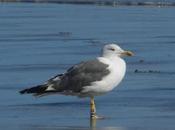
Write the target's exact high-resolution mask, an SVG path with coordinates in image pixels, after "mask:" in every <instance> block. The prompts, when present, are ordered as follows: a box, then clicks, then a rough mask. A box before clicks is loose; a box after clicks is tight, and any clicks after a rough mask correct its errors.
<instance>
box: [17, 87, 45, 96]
mask: <svg viewBox="0 0 175 130" xmlns="http://www.w3.org/2000/svg"><path fill="white" fill-rule="evenodd" d="M46 89H47V86H45V85H38V86H35V87H31V88H27V89H24V90H21V91H19V93H20V94H31V93H43V92H44V91H45V90H46Z"/></svg>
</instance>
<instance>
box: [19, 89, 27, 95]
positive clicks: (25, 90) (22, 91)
mask: <svg viewBox="0 0 175 130" xmlns="http://www.w3.org/2000/svg"><path fill="white" fill-rule="evenodd" d="M19 93H20V94H25V93H27V89H24V90H21V91H19Z"/></svg>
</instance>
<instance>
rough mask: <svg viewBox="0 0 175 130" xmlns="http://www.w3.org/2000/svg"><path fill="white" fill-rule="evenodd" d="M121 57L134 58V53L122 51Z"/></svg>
mask: <svg viewBox="0 0 175 130" xmlns="http://www.w3.org/2000/svg"><path fill="white" fill-rule="evenodd" d="M122 55H124V56H134V53H133V52H131V51H124V52H123V53H122Z"/></svg>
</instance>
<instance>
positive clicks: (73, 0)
mask: <svg viewBox="0 0 175 130" xmlns="http://www.w3.org/2000/svg"><path fill="white" fill-rule="evenodd" d="M0 2H1V3H3V2H26V3H58V4H84V5H102V6H158V7H164V6H175V2H134V1H120V0H119V1H117V0H0Z"/></svg>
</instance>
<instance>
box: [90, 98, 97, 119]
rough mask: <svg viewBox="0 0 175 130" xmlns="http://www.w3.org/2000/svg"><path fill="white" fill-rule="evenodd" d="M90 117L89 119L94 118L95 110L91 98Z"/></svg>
mask: <svg viewBox="0 0 175 130" xmlns="http://www.w3.org/2000/svg"><path fill="white" fill-rule="evenodd" d="M90 116H91V118H96V108H95V101H94V97H91V102H90Z"/></svg>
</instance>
